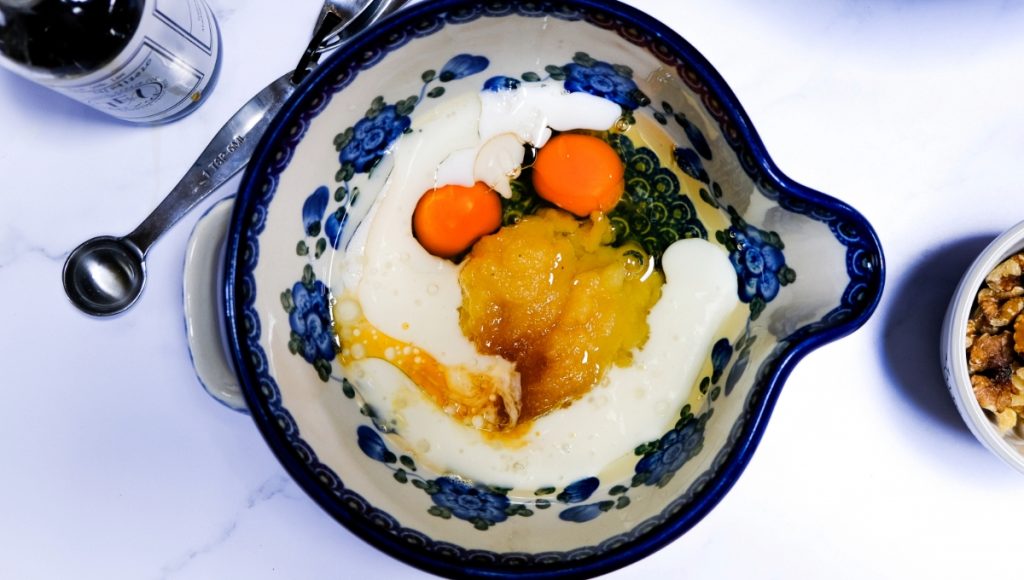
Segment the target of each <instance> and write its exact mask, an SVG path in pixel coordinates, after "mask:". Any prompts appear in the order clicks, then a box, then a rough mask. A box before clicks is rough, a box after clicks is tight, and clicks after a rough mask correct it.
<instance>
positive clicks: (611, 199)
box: [533, 133, 625, 217]
mask: <svg viewBox="0 0 1024 580" xmlns="http://www.w3.org/2000/svg"><path fill="white" fill-rule="evenodd" d="M624 175H625V168H624V167H623V165H622V160H620V159H619V156H618V155H617V154H616V153H615V150H614V149H612V147H611V145H609V144H608V143H606V142H604V141H603V140H601V139H599V138H597V137H593V136H590V135H580V134H576V133H562V134H561V135H558V136H556V137H554V138H552V139H551V140H550V141H548V143H547V144H546V145H544V147H542V148H541V149H540V151H539V152H538V153H537V160H536V162H535V163H534V165H533V187H534V189H536V190H537V194H538V195H540V196H541V197H542V198H544V199H546V200H548V201H550V202H551V203H553V204H555V205H556V206H558V207H560V208H562V209H564V210H566V211H568V212H571V213H574V214H576V215H577V216H580V217H586V216H588V215H590V214H591V213H592V212H595V211H600V212H605V213H607V212H609V211H611V209H612V208H613V207H615V204H617V203H618V202H619V198H620V197H622V192H623V191H624V190H625V181H624Z"/></svg>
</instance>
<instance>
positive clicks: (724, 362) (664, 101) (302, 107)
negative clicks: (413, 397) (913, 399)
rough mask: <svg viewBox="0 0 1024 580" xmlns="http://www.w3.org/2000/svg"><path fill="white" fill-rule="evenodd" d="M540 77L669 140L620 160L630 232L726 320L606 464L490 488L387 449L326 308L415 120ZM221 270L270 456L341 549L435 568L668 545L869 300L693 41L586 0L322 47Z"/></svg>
mask: <svg viewBox="0 0 1024 580" xmlns="http://www.w3.org/2000/svg"><path fill="white" fill-rule="evenodd" d="M541 83H548V84H550V83H556V84H557V85H559V86H561V87H562V88H563V89H564V91H567V92H570V93H577V92H582V93H588V94H592V95H596V96H599V97H603V98H605V99H607V100H610V101H612V102H614V103H616V105H617V106H619V107H621V110H622V120H621V122H624V123H627V124H629V123H647V124H648V125H649V126H652V127H658V128H659V130H660V131H663V132H664V134H665V135H667V136H668V138H670V139H671V140H672V142H673V156H672V159H669V160H665V159H660V158H658V157H657V156H652V155H651V154H650V151H649V150H646V149H643V148H641V147H635V148H634V147H631V146H629V145H628V144H625V143H620V144H619V145H620V148H619V154H620V155H621V156H622V157H623V159H624V160H625V161H626V168H627V169H626V181H627V184H628V185H627V195H628V196H631V199H632V201H633V203H634V204H635V205H636V207H637V208H639V209H637V212H638V213H637V216H636V217H635V220H634V221H632V222H630V223H629V224H628V226H629V227H631V228H636V229H637V231H638V232H639V233H641V234H645V235H646V232H648V231H649V232H650V235H652V236H664V237H668V238H671V239H677V238H688V237H699V238H703V239H706V240H708V241H710V242H712V243H713V244H716V245H717V246H719V247H720V248H722V249H723V250H724V252H727V253H728V254H729V258H730V263H731V265H732V268H733V270H734V273H735V277H736V281H737V286H738V288H739V290H738V293H739V296H738V299H739V301H740V303H741V307H742V312H743V320H742V322H741V324H739V325H738V328H739V330H738V331H737V332H736V333H734V334H729V335H725V336H721V337H719V339H718V340H716V341H714V344H707V345H700V346H699V347H694V348H701V349H702V351H701V356H703V357H704V360H705V364H704V370H703V371H702V372H701V375H700V377H699V379H698V380H697V381H696V382H695V383H694V384H693V385H679V388H680V389H687V390H689V389H691V387H692V388H693V391H694V393H697V395H696V396H695V397H694V398H691V402H690V403H687V404H686V405H683V406H681V407H680V408H678V409H675V410H674V411H673V415H674V419H673V420H671V421H668V422H667V423H666V424H665V425H664V427H663V429H661V430H660V431H659V432H660V436H657V437H654V438H652V439H650V440H646V441H642V442H639V444H638V445H637V446H636V447H635V449H632V450H630V452H629V453H626V454H625V455H624V456H622V457H620V458H619V459H618V460H617V461H616V462H615V465H616V468H615V469H611V470H609V469H606V467H607V466H606V465H594V466H593V470H592V472H590V473H588V474H587V475H586V476H585V477H580V478H577V479H576V480H574V481H572V482H568V483H565V484H562V485H557V486H537V487H536V488H532V489H508V488H506V487H501V486H499V485H495V484H494V483H493V482H488V481H467V480H466V479H464V478H460V477H459V476H460V474H459V473H451V472H448V471H443V470H435V469H432V468H430V467H428V466H427V465H426V464H424V462H421V461H420V460H419V458H418V457H417V455H416V453H415V449H413V450H412V451H410V450H409V449H410V447H409V446H408V445H406V443H407V442H404V441H403V440H402V433H401V431H400V430H398V431H397V432H396V430H395V429H394V428H393V425H390V424H389V423H388V418H387V417H385V416H383V415H382V413H381V412H379V410H378V409H375V408H372V407H371V406H370V405H368V404H367V403H366V398H365V397H364V396H363V395H364V393H362V392H360V389H359V388H357V387H356V386H355V381H351V380H349V377H347V376H346V375H345V374H344V372H343V369H342V368H341V365H340V363H339V361H338V360H337V356H336V355H337V354H338V353H339V352H340V350H339V349H342V348H344V345H339V344H338V341H337V337H336V336H334V334H333V332H332V324H331V322H332V319H331V316H332V314H331V298H332V295H333V294H334V293H335V292H337V288H336V284H337V282H336V280H335V276H336V275H337V271H336V269H337V265H338V264H339V263H340V260H341V258H342V257H343V256H344V255H345V251H346V246H345V243H346V240H348V238H349V237H350V233H351V232H352V230H353V228H355V227H356V226H357V225H358V224H359V223H360V220H362V219H364V218H363V215H360V212H359V211H357V208H358V207H365V206H360V204H366V203H368V202H370V201H372V200H373V199H374V196H376V195H377V194H378V192H379V191H380V187H381V183H382V182H383V181H384V180H385V179H386V175H381V174H380V173H381V172H386V171H387V170H383V169H380V168H382V167H387V164H388V151H389V150H390V148H391V147H393V146H394V145H395V143H396V142H399V141H400V140H401V139H403V138H404V137H405V136H406V135H407V134H408V132H409V131H411V130H412V129H411V127H414V126H415V122H416V120H417V119H421V118H424V117H426V116H429V115H430V114H431V112H432V111H435V110H437V108H438V107H440V106H442V105H443V104H444V103H445V102H446V101H449V100H451V99H456V98H459V95H462V94H465V93H466V92H476V93H478V92H479V91H481V90H484V89H485V88H489V89H491V90H502V89H503V88H504V89H507V88H509V87H514V86H521V85H526V86H530V85H537V84H541ZM391 170H396V171H397V170H398V169H395V168H391ZM375 172H376V173H375ZM404 227H408V226H404ZM226 256H227V260H226V261H227V267H226V272H225V279H226V280H225V298H226V311H227V326H228V333H229V340H230V343H231V345H230V346H231V350H232V352H233V357H234V361H235V366H236V369H237V374H238V377H239V379H240V382H241V385H242V390H243V392H244V397H245V402H246V404H247V406H248V408H249V411H250V412H251V413H252V416H253V419H254V420H255V422H256V424H257V426H258V427H259V429H260V431H261V432H262V434H263V436H264V437H265V439H266V441H267V443H268V444H269V445H270V447H271V448H272V449H273V452H274V453H275V454H276V455H277V457H278V458H279V459H280V461H281V463H282V464H283V465H284V467H285V468H286V469H287V471H288V472H289V473H290V474H291V476H292V477H293V478H294V479H295V481H296V482H298V484H299V485H300V486H301V487H302V488H303V489H304V490H305V491H306V492H307V493H308V494H309V495H310V496H311V497H312V498H313V499H314V500H315V501H316V502H317V503H319V504H320V506H321V507H322V508H323V509H324V510H326V511H327V512H328V513H329V514H330V515H332V516H333V517H334V518H336V519H337V520H338V521H339V522H340V523H341V524H343V525H344V526H346V527H347V528H348V529H349V530H351V531H352V532H353V533H355V534H356V535H358V536H359V537H361V538H363V539H364V540H366V541H367V542H369V543H370V544H372V545H373V546H376V547H377V548H379V549H381V550H383V551H385V552H387V553H388V554H391V555H393V556H395V557H397V558H399V559H401V560H403V561H405V562H407V563H409V564H411V565H413V566H417V567H420V568H423V569H425V570H429V571H431V572H434V573H438V574H442V575H456V574H476V575H482V576H489V577H496V576H504V575H510V576H511V575H533V576H559V575H570V576H589V575H594V574H598V573H603V572H607V571H610V570H613V569H615V568H618V567H621V566H624V565H626V564H629V563H630V562H633V561H635V560H637V559H639V558H642V557H644V556H646V555H648V554H650V553H652V552H653V551H655V550H657V549H659V548H660V547H662V546H664V545H666V544H667V543H669V542H671V541H672V540H674V539H676V538H677V537H679V536H680V535H681V534H683V533H684V532H685V531H686V530H688V529H690V528H691V527H692V526H693V525H694V524H696V523H697V522H698V521H699V520H700V519H701V518H702V517H704V516H705V515H706V514H707V513H708V512H709V510H711V509H712V507H713V506H715V504H716V503H718V501H720V500H721V499H722V497H723V495H724V494H725V493H726V492H727V490H728V489H729V488H730V487H731V486H732V485H733V484H734V482H735V481H736V478H737V477H738V476H739V475H740V473H741V472H742V471H743V469H744V466H745V465H746V464H747V462H748V461H749V460H750V457H751V454H752V453H753V452H754V449H755V447H756V445H757V443H758V440H759V439H760V437H761V434H762V432H763V430H764V428H765V426H766V424H767V421H768V417H769V415H770V413H771V410H772V406H773V405H774V402H775V400H776V398H777V396H778V394H779V390H780V389H781V387H782V384H783V382H784V381H785V379H786V377H787V376H788V375H789V373H790V371H791V370H792V369H793V366H794V365H795V364H796V363H797V361H798V360H799V359H800V358H801V357H802V356H804V355H805V354H807V353H808V352H809V351H810V350H812V349H814V348H816V347H818V346H821V345H823V344H825V343H827V342H829V341H831V340H835V339H837V338H839V337H841V336H843V335H845V334H847V333H849V332H851V331H853V330H854V329H856V328H858V327H859V326H860V325H861V324H863V323H864V322H865V320H866V319H867V318H868V317H869V316H870V314H871V312H872V311H873V309H874V307H875V305H876V303H877V301H878V299H879V295H880V293H881V290H882V284H883V259H882V253H881V249H880V247H879V244H878V241H877V239H876V236H875V234H874V232H873V231H872V229H871V227H870V226H869V224H868V223H867V222H866V221H865V220H864V218H863V217H861V216H860V215H859V214H858V213H857V212H855V211H854V210H853V209H851V208H850V207H848V206H847V205H846V204H844V203H842V202H839V201H837V200H835V199H833V198H831V197H828V196H826V195H823V194H821V193H818V192H816V191H813V190H811V189H808V188H806V187H804V186H801V185H799V184H797V183H795V182H793V181H792V180H790V179H788V178H787V177H785V176H784V175H783V174H782V173H781V172H780V171H779V169H778V168H776V167H775V165H774V164H773V163H772V162H771V160H770V159H769V158H768V155H767V153H766V152H765V149H764V146H763V145H762V143H761V141H760V139H759V138H758V136H757V134H756V133H755V132H754V129H753V128H752V125H751V122H750V120H749V119H748V118H747V116H746V114H745V113H744V112H743V110H742V109H741V107H740V105H739V103H738V102H737V100H736V97H735V95H733V93H732V92H731V91H730V90H729V88H728V87H727V86H726V84H725V82H724V81H723V80H722V78H721V77H720V76H719V75H718V74H717V73H716V72H715V70H714V69H713V68H712V67H711V65H710V64H709V63H708V62H707V61H706V60H705V59H704V58H703V57H702V56H701V55H700V54H699V53H698V52H697V51H696V50H695V49H694V48H693V47H692V46H690V45H689V44H688V43H687V42H686V41H685V40H683V39H682V38H680V37H679V35H677V34H676V33H675V32H674V31H672V30H670V29H668V28H666V27H665V26H664V25H663V24H661V23H659V22H658V21H656V20H654V19H653V18H651V17H650V16H647V15H646V14H643V13H641V12H639V11H637V10H636V9H633V8H631V7H629V6H626V5H622V4H619V3H616V2H606V1H602V2H598V1H593V0H566V1H559V2H552V3H549V2H529V1H507V0H486V1H464V0H450V1H449V0H442V1H436V2H426V3H422V4H420V5H416V6H414V7H411V8H408V9H407V10H405V11H403V12H401V13H400V14H398V15H396V16H395V17H393V18H391V19H389V20H387V21H386V22H384V23H381V24H380V25H379V26H377V27H375V28H374V29H373V30H372V31H370V32H368V33H366V34H364V35H362V36H361V37H359V38H357V39H356V40H355V41H354V42H352V43H351V44H349V45H347V46H345V47H343V48H342V49H340V50H339V51H338V52H337V53H335V54H333V55H332V57H331V58H330V59H329V60H328V61H327V62H326V63H325V64H324V65H323V66H322V67H321V68H319V69H318V70H317V71H316V72H315V73H314V74H313V75H312V76H311V77H310V78H309V79H307V81H306V82H304V84H303V85H302V87H301V88H300V89H299V90H298V92H297V93H296V94H295V96H294V97H293V98H292V99H291V100H290V101H289V102H288V104H287V105H286V106H285V108H284V110H283V112H282V113H281V114H280V115H279V116H278V118H276V119H275V120H274V122H273V125H272V127H271V129H270V130H269V131H268V133H267V135H266V137H265V138H264V140H263V142H262V143H261V145H260V147H259V149H258V152H257V153H256V155H255V156H254V157H253V159H252V161H251V163H250V165H249V169H248V170H247V173H246V175H245V177H244V179H243V184H242V187H241V191H240V193H239V196H238V199H237V202H236V207H235V209H234V214H233V216H232V219H231V224H230V232H229V236H228V248H227V254H226ZM694 275H695V276H700V273H699V272H695V273H694ZM729 276H732V271H731V270H730V274H729ZM693 401H696V402H693ZM765 501H771V498H767V497H766V498H765Z"/></svg>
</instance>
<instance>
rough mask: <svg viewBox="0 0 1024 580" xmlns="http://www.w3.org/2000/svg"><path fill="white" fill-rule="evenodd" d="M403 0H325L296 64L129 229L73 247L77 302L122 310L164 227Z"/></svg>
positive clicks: (92, 310)
mask: <svg viewBox="0 0 1024 580" xmlns="http://www.w3.org/2000/svg"><path fill="white" fill-rule="evenodd" d="M403 3H404V2H402V1H399V0H348V1H345V0H327V1H326V2H325V3H324V6H323V9H322V10H321V13H320V19H319V23H318V25H317V27H316V30H315V32H314V34H313V39H312V40H311V41H310V44H309V48H307V50H306V53H305V54H304V55H303V56H302V59H301V60H300V62H299V65H298V67H296V69H295V71H294V72H289V73H288V74H286V75H284V76H282V77H281V78H279V79H277V80H276V81H274V82H273V83H271V84H270V85H268V86H267V87H266V88H264V89H263V90H262V91H260V92H259V93H257V94H256V96H254V97H253V98H252V99H250V100H249V102H248V103H246V104H245V105H244V106H242V108H241V109H239V110H238V112H237V113H235V114H234V116H232V117H231V118H230V119H229V120H228V122H227V123H225V124H224V126H223V127H222V128H221V129H220V131H218V132H217V134H216V135H215V136H214V137H213V140H212V141H210V144H209V145H208V146H207V147H206V149H205V150H203V152H202V153H201V154H200V155H199V158H198V159H197V160H196V161H195V163H193V164H192V167H190V168H189V170H188V171H186V172H185V176H184V177H182V178H181V181H179V182H178V184H177V185H175V186H174V189H172V190H171V192H170V193H169V194H168V195H167V197H166V198H165V199H164V200H163V202H161V203H160V205H158V206H157V208H156V209H155V210H153V213H151V214H149V216H148V217H147V218H146V219H145V220H143V222H142V223H141V224H140V225H139V227H137V228H135V230H134V231H133V232H132V233H130V234H128V235H127V236H124V237H115V236H99V237H96V238H92V239H91V240H87V241H86V242H84V243H83V244H82V245H80V246H78V247H77V248H75V249H74V250H72V252H71V255H69V256H68V259H67V261H66V262H65V263H64V274H63V278H64V291H65V292H66V293H67V295H68V298H70V299H71V302H72V303H73V304H74V305H75V306H77V307H78V309H79V310H81V311H82V312H85V313H86V314H91V315H93V316H110V315H113V314H118V313H120V312H124V311H125V310H126V309H128V308H129V307H130V306H131V305H132V304H134V303H135V301H136V300H137V299H138V298H139V295H140V294H141V293H142V288H143V287H144V286H145V284H146V253H147V252H149V248H150V247H152V245H153V243H154V242H156V240H157V239H158V238H159V237H160V235H161V234H163V233H164V232H165V231H167V230H168V229H170V228H171V226H173V225H174V224H175V223H177V221H178V220H179V219H181V217H182V216H184V215H185V214H186V213H188V212H189V210H191V209H192V208H193V207H195V206H196V204H198V203H199V202H201V201H202V200H204V199H206V197H207V196H209V195H210V194H211V193H213V192H214V191H216V190H217V188H219V187H220V186H221V185H223V184H224V182H226V181H227V180H228V179H230V178H231V177H232V176H233V175H234V174H235V173H237V172H238V171H239V170H241V169H242V168H243V167H245V165H246V163H248V161H249V158H250V157H251V156H252V153H253V151H254V150H255V149H256V144H257V143H258V142H259V140H260V137H262V136H263V133H264V132H265V131H266V129H267V126H268V125H270V121H271V120H272V119H273V118H274V117H275V116H276V115H277V113H278V111H280V109H281V107H283V106H284V103H285V101H286V100H288V97H289V96H290V95H291V94H292V92H294V91H295V88H296V85H297V83H298V82H299V81H301V80H302V78H303V77H305V75H306V74H307V73H308V72H309V67H310V66H312V65H314V64H315V63H316V60H317V56H318V55H319V54H320V53H321V52H323V51H324V50H326V49H329V48H333V47H334V46H336V45H337V44H339V40H345V39H347V38H349V37H351V36H353V35H355V34H357V33H358V32H360V31H362V30H363V29H364V28H366V27H367V26H369V25H370V24H372V23H373V22H375V21H376V20H378V19H380V18H382V17H383V16H385V15H387V14H389V13H390V12H392V11H394V10H395V9H397V8H398V7H399V6H401V5H402V4H403Z"/></svg>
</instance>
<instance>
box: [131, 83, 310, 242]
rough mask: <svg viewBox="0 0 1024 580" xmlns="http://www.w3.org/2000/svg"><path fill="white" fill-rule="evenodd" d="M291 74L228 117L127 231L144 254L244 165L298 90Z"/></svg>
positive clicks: (271, 84) (267, 87)
mask: <svg viewBox="0 0 1024 580" xmlns="http://www.w3.org/2000/svg"><path fill="white" fill-rule="evenodd" d="M291 76H292V75H291V73H288V74H286V75H284V76H282V77H281V78H279V79H277V80H276V81H274V82H272V83H270V84H269V85H267V86H266V87H265V88H264V89H263V90H262V91H260V92H259V93H256V96H254V97H253V98H252V99H250V100H249V102H248V103H246V104H245V105H243V106H242V108H241V109H239V110H238V112H236V113H235V114H234V115H233V116H232V117H231V118H230V119H228V121H227V122H226V123H224V126H223V127H221V129H220V131H218V132H217V134H216V135H214V137H213V140H211V141H210V144H209V145H207V147H206V149H204V150H203V152H202V153H201V154H200V155H199V158H198V159H196V161H195V163H193V164H192V167H190V168H189V169H188V171H186V172H185V175H184V176H183V177H182V178H181V181H179V182H178V184H177V185H175V186H174V189H172V190H171V193H170V194H168V195H167V197H166V198H164V200H163V201H162V202H160V205H158V206H157V207H156V209H154V210H153V212H152V213H151V214H149V216H147V217H146V219H145V220H143V221H142V223H141V224H139V227H137V228H135V231H133V232H132V233H130V234H128V236H127V238H128V239H130V240H131V241H132V242H133V243H134V244H135V245H136V246H137V247H138V248H139V249H140V250H141V251H142V253H143V254H145V253H146V252H147V251H149V247H150V246H152V245H153V242H155V241H156V240H157V238H159V237H160V235H161V234H162V233H164V232H165V231H166V230H167V229H168V228H170V227H171V226H173V225H174V224H175V223H176V222H177V221H178V220H179V219H181V217H182V216H184V215H185V214H186V213H188V212H189V210H191V209H192V208H193V207H195V206H196V204H198V203H199V202H201V201H202V200H204V199H206V197H207V196H209V195H210V194H211V193H213V192H214V191H215V190H216V189H217V188H218V187H220V186H221V185H224V182H226V181H227V180H228V179H230V178H231V176H233V175H234V174H236V173H238V171H239V170H240V169H242V168H243V167H245V164H246V163H248V161H249V157H251V156H252V153H253V151H254V150H255V149H256V145H257V143H259V140H260V137H262V136H263V133H264V132H265V131H266V130H267V126H268V125H270V122H271V120H272V119H273V118H274V117H275V116H276V115H277V112H278V111H279V110H280V109H281V107H283V106H284V103H285V101H287V100H288V97H289V96H290V95H291V94H292V92H294V91H295V85H294V84H292V82H291Z"/></svg>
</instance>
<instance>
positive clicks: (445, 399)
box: [335, 298, 520, 432]
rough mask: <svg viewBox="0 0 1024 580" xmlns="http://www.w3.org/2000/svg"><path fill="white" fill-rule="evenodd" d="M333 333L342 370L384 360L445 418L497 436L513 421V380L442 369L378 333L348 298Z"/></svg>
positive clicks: (414, 349)
mask: <svg viewBox="0 0 1024 580" xmlns="http://www.w3.org/2000/svg"><path fill="white" fill-rule="evenodd" d="M335 330H336V331H337V333H338V336H339V338H340V339H341V344H342V350H341V353H340V354H339V355H338V360H339V361H340V362H341V364H342V365H345V366H346V367H347V366H349V365H351V364H353V363H355V362H358V361H360V360H365V359H371V358H372V359H379V360H383V361H387V362H388V363H390V364H392V365H393V366H395V368H397V369H398V370H399V371H401V372H402V374H404V375H405V376H407V377H409V379H410V380H411V381H412V382H413V383H415V384H416V386H417V387H419V388H420V390H421V391H422V392H423V393H424V394H425V395H426V396H427V397H428V398H429V399H431V400H432V401H433V402H434V403H435V404H436V405H437V406H438V407H439V408H440V409H441V410H442V411H444V413H445V414H447V415H448V416H450V417H452V418H453V419H455V420H457V421H459V422H460V423H463V424H465V425H467V426H471V427H474V428H476V429H481V430H484V431H494V432H497V431H501V430H503V429H506V428H508V427H511V426H513V425H514V424H515V423H516V421H517V420H518V414H519V407H520V401H519V395H520V391H519V384H518V382H517V381H515V380H512V379H513V378H514V377H505V376H500V375H494V374H489V373H486V372H474V371H472V370H470V369H467V368H465V367H462V366H454V367H450V366H446V365H444V364H442V363H441V362H440V361H438V360H437V359H435V358H434V357H433V356H431V355H430V353H428V352H427V351H425V350H423V349H421V348H419V347H418V346H415V345H412V344H409V343H407V342H404V341H402V340H400V339H397V338H395V337H393V336H390V335H388V334H385V333H384V332H382V331H380V330H379V329H377V328H376V327H375V326H374V325H373V324H372V323H371V322H370V321H369V320H367V319H366V317H365V316H364V315H363V314H362V310H361V309H360V307H359V305H358V302H357V301H356V300H354V299H351V298H344V299H342V300H339V302H338V306H337V307H336V311H335Z"/></svg>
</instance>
